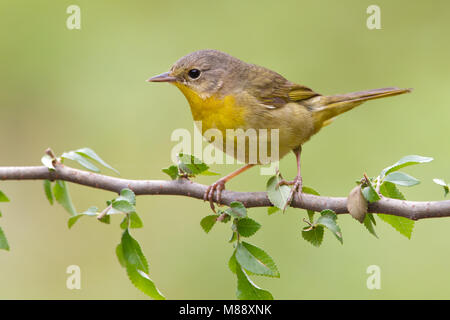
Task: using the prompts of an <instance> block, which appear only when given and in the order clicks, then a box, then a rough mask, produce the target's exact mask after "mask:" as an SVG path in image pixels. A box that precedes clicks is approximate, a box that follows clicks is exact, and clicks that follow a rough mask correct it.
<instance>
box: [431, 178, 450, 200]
mask: <svg viewBox="0 0 450 320" xmlns="http://www.w3.org/2000/svg"><path fill="white" fill-rule="evenodd" d="M433 182H434V183H436V184H438V185H440V186H442V187H443V188H444V197H446V196H447V194H448V192H449V186H448V184H447V183H445V181H444V180H442V179H433Z"/></svg>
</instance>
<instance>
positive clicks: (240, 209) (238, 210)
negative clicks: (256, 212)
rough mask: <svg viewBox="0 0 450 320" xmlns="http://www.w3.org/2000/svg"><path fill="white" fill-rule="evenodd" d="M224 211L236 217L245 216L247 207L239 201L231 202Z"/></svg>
mask: <svg viewBox="0 0 450 320" xmlns="http://www.w3.org/2000/svg"><path fill="white" fill-rule="evenodd" d="M225 212H226V213H227V214H229V215H230V216H232V217H233V218H237V219H241V218H245V217H246V216H247V208H246V207H245V206H244V205H243V204H242V203H241V202H239V201H233V202H231V203H230V207H229V208H228V209H227V210H225Z"/></svg>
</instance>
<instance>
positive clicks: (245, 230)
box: [237, 218, 261, 237]
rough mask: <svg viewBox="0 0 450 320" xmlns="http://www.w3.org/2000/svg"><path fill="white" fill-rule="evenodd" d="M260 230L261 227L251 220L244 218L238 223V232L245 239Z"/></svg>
mask: <svg viewBox="0 0 450 320" xmlns="http://www.w3.org/2000/svg"><path fill="white" fill-rule="evenodd" d="M259 228H261V225H260V224H259V223H258V222H256V221H255V220H253V219H250V218H243V219H239V220H238V221H237V231H238V232H239V234H240V235H241V236H243V237H251V236H252V235H254V234H255V233H256V231H258V230H259Z"/></svg>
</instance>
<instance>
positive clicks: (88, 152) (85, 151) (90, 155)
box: [75, 148, 119, 174]
mask: <svg viewBox="0 0 450 320" xmlns="http://www.w3.org/2000/svg"><path fill="white" fill-rule="evenodd" d="M75 152H76V153H77V154H79V155H81V156H83V157H85V158H86V159H90V160H94V161H97V162H98V163H100V164H101V165H102V166H104V167H106V168H108V169H111V170H112V171H114V172H115V173H117V174H119V171H117V170H116V169H114V168H113V167H111V166H110V165H109V164H107V163H106V162H105V161H103V159H102V158H100V157H99V156H98V155H97V154H96V153H95V152H94V150H92V149H90V148H81V149H78V150H75Z"/></svg>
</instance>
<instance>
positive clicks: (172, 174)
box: [162, 165, 180, 180]
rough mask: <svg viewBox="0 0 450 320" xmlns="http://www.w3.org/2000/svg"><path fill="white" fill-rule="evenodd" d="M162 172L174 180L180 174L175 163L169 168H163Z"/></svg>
mask: <svg viewBox="0 0 450 320" xmlns="http://www.w3.org/2000/svg"><path fill="white" fill-rule="evenodd" d="M162 172H164V173H165V174H167V175H169V177H170V178H171V179H172V180H176V179H177V178H178V177H179V176H180V175H179V173H178V167H177V166H175V165H171V166H170V167H168V168H165V169H162Z"/></svg>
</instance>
